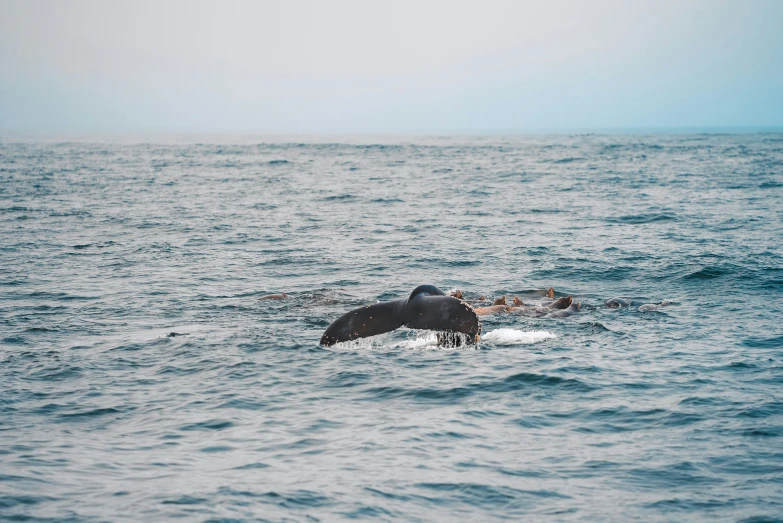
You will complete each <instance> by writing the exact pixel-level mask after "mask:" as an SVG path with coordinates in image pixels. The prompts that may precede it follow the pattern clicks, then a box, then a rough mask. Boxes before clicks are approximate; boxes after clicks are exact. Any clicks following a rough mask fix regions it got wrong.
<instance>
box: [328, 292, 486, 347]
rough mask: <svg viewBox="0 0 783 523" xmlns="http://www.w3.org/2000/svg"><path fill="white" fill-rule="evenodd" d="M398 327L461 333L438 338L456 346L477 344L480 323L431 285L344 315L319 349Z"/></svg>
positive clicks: (468, 308)
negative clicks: (404, 295)
mask: <svg viewBox="0 0 783 523" xmlns="http://www.w3.org/2000/svg"><path fill="white" fill-rule="evenodd" d="M400 327H408V328H410V329H423V330H434V331H441V332H447V333H461V334H465V336H438V340H439V342H440V343H445V344H449V345H459V344H460V343H461V340H462V338H465V339H466V342H467V343H468V344H473V343H476V342H477V341H478V338H479V334H481V322H480V321H479V319H478V316H477V315H476V313H475V311H474V310H473V308H472V307H471V306H470V305H468V304H467V303H465V302H464V301H462V300H460V299H458V298H454V297H452V296H447V295H446V293H444V292H443V291H441V290H440V289H438V288H437V287H435V286H434V285H419V286H418V287H416V288H415V289H413V292H411V294H410V296H408V297H407V298H403V299H401V300H395V301H387V302H383V303H376V304H374V305H366V306H364V307H361V308H359V309H355V310H352V311H350V312H347V313H345V314H343V315H342V316H340V317H339V318H337V319H336V320H335V321H333V322H332V324H331V325H329V327H327V329H326V331H325V332H324V334H323V336H321V345H325V346H327V347H328V346H330V345H334V344H335V343H340V342H342V341H349V340H355V339H358V338H367V337H369V336H375V335H377V334H383V333H384V332H389V331H393V330H395V329H399V328H400Z"/></svg>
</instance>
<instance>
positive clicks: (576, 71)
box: [0, 0, 783, 132]
mask: <svg viewBox="0 0 783 523" xmlns="http://www.w3.org/2000/svg"><path fill="white" fill-rule="evenodd" d="M782 125H783V0H742V1H733V0H732V1H722V0H656V1H644V0H621V1H616V0H603V1H602V0H594V1H590V2H588V1H579V0H563V1H551V0H547V1H544V0H539V1H535V2H524V1H494V0H483V1H476V2H465V1H458V0H456V1H455V0H450V1H442V2H441V1H430V2H428V1H425V0H414V1H407V0H395V1H387V2H380V1H371V0H365V1H344V0H333V1H326V0H324V1H297V0H293V1H290V0H289V1H280V2H256V1H220V2H207V1H198V0H196V1H193V0H191V1H138V0H133V1H130V0H129V1H126V2H119V1H105V2H104V1H77V0H71V1H36V0H20V1H16V0H0V130H5V131H48V132H62V131H72V132H100V131H118V132H125V131H261V132H264V131H302V132H312V131H380V132H385V131H388V132H406V131H414V132H448V131H468V132H469V131H485V132H486V131H490V132H491V131H525V130H542V129H563V128H571V129H574V128H623V127H681V126H682V127H707V126H782Z"/></svg>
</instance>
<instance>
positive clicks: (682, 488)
mask: <svg viewBox="0 0 783 523" xmlns="http://www.w3.org/2000/svg"><path fill="white" fill-rule="evenodd" d="M0 201H1V202H2V204H1V205H0V518H2V519H6V520H17V521H50V520H51V521H106V520H111V521H144V520H156V521H159V520H166V519H169V518H171V519H173V518H178V519H183V518H184V519H185V520H188V521H316V520H318V521H335V520H342V519H366V520H407V521H433V520H435V521H458V520H462V521H491V520H503V519H507V520H516V519H522V518H527V519H534V520H547V521H584V520H594V521H629V520H638V521H712V520H716V519H717V520H720V521H739V520H745V521H759V522H760V521H780V519H779V518H780V515H781V514H783V397H781V385H782V384H783V364H782V363H781V360H782V359H783V358H782V356H781V349H783V322H781V320H780V316H781V312H783V308H782V307H781V297H782V295H783V292H782V291H783V249H782V248H781V238H783V135H782V134H775V133H767V134H727V135H711V134H699V135H696V134H694V135H638V136H634V135H618V136H612V135H586V136H565V135H556V136H522V137H511V138H496V137H480V138H468V137H457V138H448V137H443V138H437V137H428V138H427V137H407V138H406V137H403V138H400V137H370V136H359V137H344V138H340V139H338V138H335V137H310V138H308V139H306V140H303V139H301V138H296V137H273V138H270V137H237V138H227V137H217V138H215V137H212V138H207V137H191V138H177V139H173V138H166V137H164V138H157V139H154V140H144V139H123V140H119V139H108V138H107V139H105V140H94V139H93V140H89V139H86V140H80V141H62V142H59V141H54V140H47V141H35V140H17V141H14V140H13V139H8V138H6V139H4V140H3V141H2V142H0ZM419 284H433V285H437V286H438V287H440V288H441V289H443V290H454V289H460V290H462V291H463V292H464V293H465V295H466V297H468V298H471V299H476V298H477V297H478V296H479V295H485V296H487V297H490V298H496V297H499V296H502V295H506V296H507V298H508V299H509V300H510V298H511V297H513V296H519V297H520V298H522V299H523V301H525V302H526V303H528V302H531V303H534V304H535V303H540V302H542V300H543V296H542V294H543V291H544V290H545V289H547V288H548V287H550V286H552V287H554V288H555V290H556V291H557V293H558V296H565V295H572V296H573V297H574V299H575V301H579V302H580V303H581V304H582V312H581V313H580V314H578V315H576V316H572V317H569V318H562V319H547V318H535V317H526V316H522V315H516V314H498V315H494V316H487V317H484V318H483V320H482V326H483V331H482V342H481V343H480V344H479V345H478V346H477V347H466V348H459V349H445V348H439V347H437V345H435V344H434V343H432V342H431V340H430V338H428V334H427V333H426V332H416V331H407V330H404V329H403V330H399V331H395V332H393V333H389V334H385V335H381V336H379V337H376V338H368V339H365V340H361V341H357V342H352V343H349V344H338V345H336V346H334V347H329V348H325V347H320V346H319V345H318V340H319V339H320V336H321V334H322V332H323V330H324V329H325V328H326V326H328V325H329V323H330V322H331V321H333V320H334V319H336V318H337V317H339V316H340V315H341V314H343V313H344V312H346V311H348V310H350V309H352V308H356V307H359V306H362V305H364V304H369V303H374V302H376V301H378V300H381V301H383V300H390V299H397V298H401V297H404V296H406V295H407V294H408V293H409V292H410V291H411V290H412V289H413V288H414V287H415V286H417V285H419ZM277 292H285V293H288V294H290V295H291V297H290V298H289V299H286V300H280V301H265V300H259V299H258V298H260V297H261V296H263V295H265V294H269V293H277ZM614 297H624V298H627V299H631V300H632V302H633V305H632V306H631V307H627V308H622V309H616V310H613V309H607V308H605V307H603V305H602V304H603V302H604V301H605V300H607V299H609V298H614ZM662 300H669V301H671V302H672V304H671V305H670V306H668V307H665V308H662V309H659V310H658V311H653V312H642V311H640V310H639V309H638V306H639V305H642V304H644V303H658V302H660V301H662Z"/></svg>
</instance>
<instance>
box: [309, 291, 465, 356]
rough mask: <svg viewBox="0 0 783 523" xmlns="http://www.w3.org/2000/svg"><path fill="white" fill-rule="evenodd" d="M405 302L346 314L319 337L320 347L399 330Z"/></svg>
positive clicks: (403, 315) (363, 308)
mask: <svg viewBox="0 0 783 523" xmlns="http://www.w3.org/2000/svg"><path fill="white" fill-rule="evenodd" d="M451 299H453V300H455V301H459V300H456V299H455V298H451ZM407 302H408V300H407V299H402V300H395V301H387V302H383V303H376V304H374V305H366V306H364V307H361V308H359V309H355V310H352V311H350V312H347V313H345V314H343V315H342V316H340V317H339V318H337V319H336V320H334V321H333V322H332V324H331V325H329V327H328V328H327V329H326V331H325V332H324V334H323V336H321V345H324V346H327V347H329V346H331V345H334V344H335V343H340V342H341V341H349V340H355V339H357V338H367V337H368V336H375V335H376V334H383V333H384V332H389V331H393V330H394V329H399V328H400V327H402V325H403V323H404V322H405V314H404V313H405V304H406V303H407Z"/></svg>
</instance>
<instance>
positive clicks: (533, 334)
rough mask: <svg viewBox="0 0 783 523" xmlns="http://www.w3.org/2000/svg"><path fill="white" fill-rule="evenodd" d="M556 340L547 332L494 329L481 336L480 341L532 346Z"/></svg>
mask: <svg viewBox="0 0 783 523" xmlns="http://www.w3.org/2000/svg"><path fill="white" fill-rule="evenodd" d="M552 338H557V336H555V335H554V334H552V333H551V332H547V331H521V330H517V329H496V330H493V331H490V332H488V333H486V334H484V335H482V336H481V341H488V342H490V343H493V344H495V345H532V344H534V343H541V342H542V341H545V340H549V339H552Z"/></svg>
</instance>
